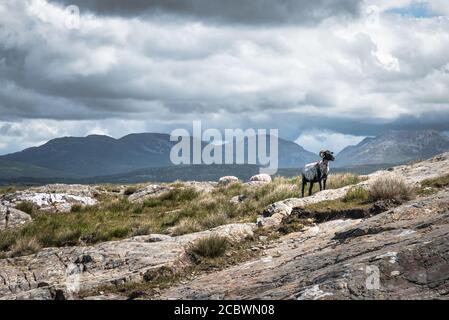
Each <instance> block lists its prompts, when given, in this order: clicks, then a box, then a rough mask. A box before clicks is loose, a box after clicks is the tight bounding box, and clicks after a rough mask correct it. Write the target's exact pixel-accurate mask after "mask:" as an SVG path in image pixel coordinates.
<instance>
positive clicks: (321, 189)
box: [318, 180, 323, 191]
mask: <svg viewBox="0 0 449 320" xmlns="http://www.w3.org/2000/svg"><path fill="white" fill-rule="evenodd" d="M318 184H319V185H320V191H323V183H322V182H321V180H320V181H318Z"/></svg>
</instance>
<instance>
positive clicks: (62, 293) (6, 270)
mask: <svg viewBox="0 0 449 320" xmlns="http://www.w3.org/2000/svg"><path fill="white" fill-rule="evenodd" d="M253 228H254V225H252V224H232V225H226V226H222V227H218V228H215V229H212V230H209V231H204V232H199V233H194V234H189V235H184V236H180V237H173V238H172V237H168V236H164V235H149V236H140V237H134V238H131V239H127V240H122V241H112V242H105V243H101V244H98V245H96V246H91V247H67V248H47V249H43V250H42V251H40V252H39V253H37V254H33V255H30V256H24V257H18V258H11V259H1V260H0V280H1V281H0V297H1V299H56V298H76V293H77V292H79V291H80V290H90V289H93V288H97V287H99V286H103V285H114V284H115V285H117V284H123V283H126V282H138V281H143V279H147V278H148V277H149V275H150V274H154V273H157V272H158V270H160V269H161V268H168V269H170V270H173V272H176V271H177V270H180V269H182V268H185V267H186V266H188V265H189V264H190V263H191V262H190V259H189V258H188V257H187V255H186V250H187V248H188V247H189V246H190V244H192V243H193V242H195V241H197V240H198V239H201V238H204V237H208V236H210V235H212V234H215V235H219V236H222V237H227V238H228V239H230V240H231V241H241V240H243V239H244V238H246V237H248V236H252V235H253Z"/></svg>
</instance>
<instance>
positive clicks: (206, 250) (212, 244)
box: [190, 235, 229, 258]
mask: <svg viewBox="0 0 449 320" xmlns="http://www.w3.org/2000/svg"><path fill="white" fill-rule="evenodd" d="M228 245H229V242H228V240H227V239H226V238H224V237H219V236H216V235H212V236H210V237H208V238H203V239H200V240H198V241H197V242H196V243H195V244H194V245H193V246H192V247H191V248H190V253H191V254H193V255H194V256H200V257H202V258H217V257H220V256H222V255H224V254H225V252H226V249H227V248H228Z"/></svg>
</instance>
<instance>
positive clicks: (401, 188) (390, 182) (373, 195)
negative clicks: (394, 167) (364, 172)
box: [369, 176, 415, 203]
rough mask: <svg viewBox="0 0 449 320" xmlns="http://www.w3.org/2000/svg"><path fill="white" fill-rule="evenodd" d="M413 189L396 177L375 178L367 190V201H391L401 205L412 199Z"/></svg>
mask: <svg viewBox="0 0 449 320" xmlns="http://www.w3.org/2000/svg"><path fill="white" fill-rule="evenodd" d="M414 195H415V192H414V189H413V188H412V187H410V186H408V185H407V184H406V183H405V182H404V180H402V179H401V178H398V177H393V176H387V177H380V178H377V179H376V180H375V181H374V182H373V183H372V184H371V185H370V188H369V200H370V201H371V202H375V201H379V200H393V201H396V202H398V203H402V202H405V201H408V200H411V199H413V197H414Z"/></svg>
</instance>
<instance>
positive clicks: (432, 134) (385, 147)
mask: <svg viewBox="0 0 449 320" xmlns="http://www.w3.org/2000/svg"><path fill="white" fill-rule="evenodd" d="M445 151H449V137H447V136H446V135H444V134H442V133H440V132H438V131H434V130H421V131H393V130H391V131H387V132H384V133H382V134H380V135H379V136H377V137H368V138H365V139H364V140H363V141H362V142H360V143H359V144H357V145H355V146H348V147H346V148H344V149H343V150H342V151H340V153H339V154H338V155H337V157H336V162H335V165H336V166H337V167H338V166H357V165H375V164H376V165H378V164H402V163H406V162H408V161H412V160H422V159H427V158H430V157H432V156H434V155H436V154H440V153H443V152H445Z"/></svg>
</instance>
